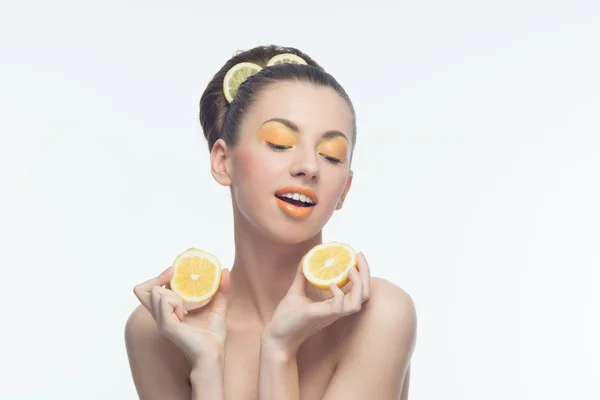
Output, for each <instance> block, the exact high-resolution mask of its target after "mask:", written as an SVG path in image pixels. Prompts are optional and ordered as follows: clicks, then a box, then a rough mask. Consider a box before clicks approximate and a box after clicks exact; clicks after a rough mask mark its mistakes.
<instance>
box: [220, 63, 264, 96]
mask: <svg viewBox="0 0 600 400" xmlns="http://www.w3.org/2000/svg"><path fill="white" fill-rule="evenodd" d="M261 69H262V67H261V66H260V65H258V64H254V63H251V62H241V63H239V64H236V65H234V66H233V67H231V69H230V70H229V71H227V74H225V78H223V93H224V94H225V98H226V99H227V101H228V102H230V103H231V102H232V101H233V99H234V98H235V96H236V95H237V92H238V89H239V87H240V85H241V84H242V83H243V82H244V81H245V80H246V79H248V77H249V76H251V75H254V74H256V73H257V72H258V71H260V70H261Z"/></svg>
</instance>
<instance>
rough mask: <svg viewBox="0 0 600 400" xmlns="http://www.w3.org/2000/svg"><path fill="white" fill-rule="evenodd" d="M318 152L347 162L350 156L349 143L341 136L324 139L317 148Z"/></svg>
mask: <svg viewBox="0 0 600 400" xmlns="http://www.w3.org/2000/svg"><path fill="white" fill-rule="evenodd" d="M317 152H318V153H319V154H323V155H325V156H329V157H333V158H337V159H339V160H342V161H345V160H346V157H347V156H348V142H347V141H346V139H344V138H343V137H341V136H336V137H334V138H331V139H324V140H323V141H322V142H321V144H319V146H318V147H317Z"/></svg>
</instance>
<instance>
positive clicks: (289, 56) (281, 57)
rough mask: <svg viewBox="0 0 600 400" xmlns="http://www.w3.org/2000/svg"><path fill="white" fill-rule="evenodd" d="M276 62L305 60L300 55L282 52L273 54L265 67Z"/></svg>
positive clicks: (287, 62) (285, 62)
mask: <svg viewBox="0 0 600 400" xmlns="http://www.w3.org/2000/svg"><path fill="white" fill-rule="evenodd" d="M276 64H306V61H304V59H303V58H302V57H299V56H297V55H295V54H292V53H283V54H277V55H276V56H273V58H271V59H270V60H269V62H268V63H267V67H270V66H271V65H276Z"/></svg>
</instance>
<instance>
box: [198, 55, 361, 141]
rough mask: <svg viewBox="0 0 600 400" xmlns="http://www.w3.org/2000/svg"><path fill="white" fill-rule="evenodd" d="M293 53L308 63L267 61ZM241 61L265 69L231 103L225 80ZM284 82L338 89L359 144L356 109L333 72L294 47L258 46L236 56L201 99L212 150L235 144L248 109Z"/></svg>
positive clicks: (201, 107)
mask: <svg viewBox="0 0 600 400" xmlns="http://www.w3.org/2000/svg"><path fill="white" fill-rule="evenodd" d="M282 53H292V54H295V55H297V56H299V57H302V58H303V59H304V60H305V61H306V63H307V65H304V64H278V65H273V66H270V67H268V68H267V67H266V65H267V62H268V61H269V60H270V59H271V58H272V57H273V56H275V55H277V54H282ZM240 62H252V63H255V64H258V65H260V66H261V67H263V69H262V70H261V71H260V72H258V73H256V74H254V75H252V76H250V77H249V78H248V79H246V81H244V82H243V83H242V84H241V85H240V87H239V90H238V93H237V95H236V97H235V98H234V99H233V101H232V102H231V104H230V103H229V102H228V101H227V99H226V98H225V95H224V94H223V79H224V78H225V74H227V71H229V69H230V68H231V67H233V66H234V65H235V64H237V63H240ZM281 81H302V82H309V83H312V84H315V85H318V86H326V87H330V88H332V89H334V90H335V91H336V92H337V93H338V94H339V95H340V96H341V97H342V98H343V99H344V100H346V102H347V103H348V106H349V107H350V111H351V113H352V119H353V126H354V132H353V141H352V143H353V145H354V143H355V142H356V115H355V112H354V106H353V105H352V102H351V101H350V98H349V97H348V94H347V93H346V91H345V90H344V89H343V88H342V86H341V85H340V84H339V83H338V82H337V81H336V80H335V78H333V76H331V75H330V74H329V73H327V72H325V70H324V69H323V68H322V67H321V66H320V65H319V64H317V63H316V62H315V61H314V60H313V59H312V58H310V57H309V56H308V55H307V54H305V53H303V52H301V51H300V50H298V49H296V48H293V47H281V46H276V45H270V46H258V47H255V48H253V49H250V50H246V51H243V52H240V53H238V54H236V55H235V56H233V57H232V58H231V59H229V61H227V62H226V63H225V65H223V67H221V69H220V70H219V72H217V73H216V74H215V75H214V76H213V78H212V80H211V81H210V83H209V84H208V86H207V87H206V89H205V90H204V93H202V97H201V98H200V112H199V114H200V125H201V126H202V130H203V132H204V136H205V137H206V140H207V141H208V148H209V150H212V147H213V145H214V144H215V142H216V141H217V140H218V139H223V140H224V141H225V142H226V143H227V144H230V145H235V142H236V137H237V133H238V132H237V131H238V127H239V124H240V122H241V118H242V116H243V115H244V112H246V111H247V110H248V108H249V107H250V105H251V104H252V102H253V101H254V100H255V99H256V97H257V95H258V94H259V93H260V91H261V90H262V89H264V88H265V87H267V86H268V85H271V84H274V83H276V82H281Z"/></svg>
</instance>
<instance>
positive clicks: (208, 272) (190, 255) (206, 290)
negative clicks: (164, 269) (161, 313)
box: [170, 248, 221, 303]
mask: <svg viewBox="0 0 600 400" xmlns="http://www.w3.org/2000/svg"><path fill="white" fill-rule="evenodd" d="M220 283H221V262H220V261H219V259H218V258H217V257H215V256H213V255H212V254H209V253H207V252H205V251H202V250H198V249H195V248H190V249H187V250H186V251H184V252H183V253H181V254H179V255H178V256H177V258H176V259H175V261H174V262H173V276H172V277H171V281H170V284H171V290H172V291H174V292H175V293H177V294H179V295H180V296H181V297H182V298H183V300H184V301H185V302H188V303H203V302H208V301H209V300H210V299H211V298H212V297H213V296H214V295H215V294H216V293H217V290H219V285H220Z"/></svg>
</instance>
